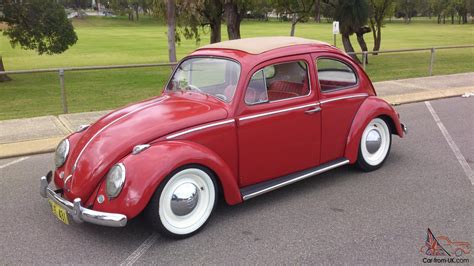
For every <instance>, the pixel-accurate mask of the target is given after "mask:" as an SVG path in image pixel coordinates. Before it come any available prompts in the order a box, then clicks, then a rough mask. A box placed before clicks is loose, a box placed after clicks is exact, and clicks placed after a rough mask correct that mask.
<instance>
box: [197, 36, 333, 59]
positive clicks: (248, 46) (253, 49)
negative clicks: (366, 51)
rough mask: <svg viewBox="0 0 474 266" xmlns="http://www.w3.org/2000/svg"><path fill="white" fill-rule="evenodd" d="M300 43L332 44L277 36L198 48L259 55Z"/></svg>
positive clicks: (232, 41) (226, 42) (224, 42)
mask: <svg viewBox="0 0 474 266" xmlns="http://www.w3.org/2000/svg"><path fill="white" fill-rule="evenodd" d="M298 45H313V46H324V47H327V46H330V45H329V44H328V43H325V42H321V41H317V40H310V39H305V38H299V37H286V36H276V37H256V38H245V39H238V40H230V41H223V42H219V43H213V44H208V45H204V46H202V47H200V48H198V49H197V50H209V49H219V50H221V49H227V50H238V51H242V52H245V53H248V54H253V55H258V54H262V53H265V52H268V51H271V50H275V49H279V48H284V47H289V46H298Z"/></svg>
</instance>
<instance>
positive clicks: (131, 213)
mask: <svg viewBox="0 0 474 266" xmlns="http://www.w3.org/2000/svg"><path fill="white" fill-rule="evenodd" d="M121 162H122V163H123V164H124V165H125V169H126V180H125V184H124V186H123V189H122V192H120V194H119V196H118V197H117V198H115V199H108V197H107V196H106V197H105V201H104V202H103V203H102V204H99V203H98V202H97V201H95V203H94V210H97V211H104V212H113V213H121V214H124V215H126V216H127V218H128V219H131V218H133V217H135V216H137V215H138V214H140V213H141V212H142V211H143V209H144V208H145V207H146V206H147V204H148V202H149V201H150V199H151V197H152V196H153V194H154V192H155V191H156V189H157V187H158V186H159V185H160V184H161V182H163V180H164V179H165V178H166V177H167V176H168V175H169V174H170V173H171V172H173V171H174V170H176V169H177V168H179V167H182V166H186V165H189V164H198V165H202V166H204V167H207V168H209V169H210V170H211V171H213V172H214V173H215V174H216V175H217V176H216V178H217V179H218V180H217V181H218V182H220V184H221V187H222V189H223V192H224V197H225V200H226V202H227V203H228V204H231V205H233V204H237V203H240V202H242V197H241V195H240V191H239V188H238V185H237V181H236V180H237V179H236V177H234V176H233V175H232V172H231V170H230V168H229V167H228V166H227V164H226V163H225V162H224V161H223V160H222V159H221V158H220V157H219V156H218V155H217V154H216V153H214V152H213V151H211V150H209V149H208V148H206V147H204V146H202V145H199V144H197V143H194V142H190V141H183V140H176V141H163V142H158V143H156V144H154V145H152V146H151V147H150V148H148V149H146V150H144V151H142V152H141V153H139V154H137V155H132V154H131V155H129V156H127V157H125V158H124V159H123V160H122V161H121ZM96 195H104V196H105V195H107V194H106V191H105V179H104V181H103V182H102V184H101V185H100V188H99V191H98V194H96Z"/></svg>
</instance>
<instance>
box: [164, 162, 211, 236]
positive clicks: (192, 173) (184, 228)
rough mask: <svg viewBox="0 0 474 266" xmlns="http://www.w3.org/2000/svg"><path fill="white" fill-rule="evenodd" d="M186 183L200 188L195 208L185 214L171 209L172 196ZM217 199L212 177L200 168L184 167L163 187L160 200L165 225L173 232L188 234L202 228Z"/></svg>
mask: <svg viewBox="0 0 474 266" xmlns="http://www.w3.org/2000/svg"><path fill="white" fill-rule="evenodd" d="M184 183H192V184H194V185H195V186H196V187H198V188H201V187H202V188H204V190H201V189H199V190H198V194H199V200H198V203H197V205H196V207H195V209H194V210H193V211H192V212H191V213H189V214H187V215H184V216H177V215H175V214H174V213H173V211H172V210H171V196H172V195H173V192H174V190H175V189H176V188H177V187H179V186H180V185H182V184H184ZM215 201H216V189H215V185H214V182H213V180H212V178H211V177H210V176H209V174H207V173H206V172H205V171H203V170H201V169H198V168H188V169H184V170H182V171H180V172H178V173H176V174H175V175H174V176H172V177H171V178H170V179H169V180H168V182H167V183H166V185H165V187H164V188H163V190H162V192H161V195H160V201H159V206H158V208H159V216H160V221H161V223H162V224H163V227H164V228H165V229H166V230H168V231H169V232H170V233H172V234H176V235H187V234H191V233H193V232H195V231H197V230H198V229H199V228H201V227H202V226H203V225H204V224H205V223H206V221H207V219H208V218H209V216H210V215H211V212H212V210H213V208H214V204H215Z"/></svg>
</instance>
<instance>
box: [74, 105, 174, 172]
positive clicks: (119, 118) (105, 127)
mask: <svg viewBox="0 0 474 266" xmlns="http://www.w3.org/2000/svg"><path fill="white" fill-rule="evenodd" d="M166 99H168V96H163V98H162V99H160V100H158V101H156V102H153V103H150V104H147V105H144V106H142V107H141V108H138V109H136V110H133V111H131V112H129V113H126V114H124V115H122V116H120V117H117V118H116V119H115V120H114V121H112V122H110V123H108V124H107V125H105V126H104V127H103V128H101V129H100V130H99V131H97V132H96V133H95V134H94V136H92V137H91V138H90V139H89V140H88V141H87V143H86V145H84V147H83V148H82V150H81V152H80V153H79V155H78V156H77V159H76V162H74V166H73V168H72V172H73V173H74V171H75V170H76V167H77V163H78V162H79V159H80V158H81V156H82V154H83V153H84V151H85V150H86V148H87V147H88V146H89V144H90V143H91V142H92V141H93V140H94V139H95V138H96V137H97V136H98V135H99V134H100V133H102V132H103V131H104V130H106V129H107V128H109V127H110V126H111V125H113V124H115V123H117V122H118V121H119V120H121V119H123V118H125V117H127V116H129V115H131V114H134V113H136V112H138V111H141V110H143V109H145V108H148V107H150V106H153V105H155V104H157V103H161V102H162V101H164V100H166Z"/></svg>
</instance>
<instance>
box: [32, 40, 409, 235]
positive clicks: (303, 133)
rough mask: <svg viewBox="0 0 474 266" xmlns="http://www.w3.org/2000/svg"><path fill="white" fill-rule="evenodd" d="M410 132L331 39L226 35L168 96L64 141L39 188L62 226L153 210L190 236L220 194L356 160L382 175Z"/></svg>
mask: <svg viewBox="0 0 474 266" xmlns="http://www.w3.org/2000/svg"><path fill="white" fill-rule="evenodd" d="M405 131H406V128H405V126H404V125H403V124H401V123H400V120H399V115H398V113H397V112H396V111H395V110H394V109H393V108H392V107H391V105H390V104H388V103H387V102H385V101H384V100H382V99H380V98H377V96H376V93H375V91H374V87H373V86H372V83H371V82H370V80H369V78H368V76H367V74H366V73H365V72H364V71H363V69H362V68H361V67H360V66H359V65H358V64H356V63H354V61H353V60H352V59H351V58H350V57H349V56H348V55H347V54H345V53H344V52H341V51H340V50H338V49H337V48H335V47H333V46H331V45H328V44H327V43H324V42H319V41H315V40H309V39H303V38H293V37H261V38H250V39H240V40H232V41H224V42H221V43H216V44H210V45H206V46H203V47H201V48H199V49H197V50H196V51H194V52H193V53H191V54H190V55H189V56H186V57H185V58H184V59H182V60H181V61H180V62H179V64H178V65H177V66H176V67H175V69H174V71H173V73H172V75H171V78H170V79H169V81H168V83H167V84H166V87H165V88H164V90H163V92H162V94H161V95H160V96H157V97H154V98H151V99H148V100H145V101H142V102H139V103H136V104H131V105H128V106H126V107H124V108H121V109H119V110H116V111H113V112H111V113H109V114H107V115H105V116H104V117H102V118H101V119H99V120H98V121H97V122H95V123H93V124H91V125H90V126H82V127H81V128H80V129H79V130H78V131H77V132H75V133H73V134H71V135H69V136H68V137H66V138H65V139H64V140H62V141H61V142H60V143H59V145H58V147H57V150H56V153H55V169H54V170H53V171H51V172H49V173H48V174H47V175H46V176H43V177H41V180H40V183H41V185H40V192H41V195H42V196H43V197H45V198H48V199H49V202H50V204H51V206H52V211H53V213H54V214H55V216H57V218H59V219H60V220H61V221H63V222H64V223H69V221H70V220H71V219H72V220H73V221H75V222H79V223H81V222H89V223H94V224H99V225H106V226H115V227H120V226H125V225H126V223H127V221H128V220H130V219H132V218H134V217H136V216H137V215H139V214H140V213H142V212H145V216H146V217H147V218H148V219H149V220H150V222H151V224H152V225H153V227H154V228H156V229H157V230H158V231H159V232H161V233H162V234H163V235H165V236H169V237H174V238H184V237H187V236H190V235H192V234H194V233H196V232H197V231H198V230H200V229H201V228H202V227H203V226H204V224H205V223H206V221H208V219H209V217H210V215H211V213H212V212H213V210H214V207H215V205H216V201H217V200H218V197H221V196H222V197H223V198H224V200H225V202H227V204H230V205H233V204H238V203H241V202H243V201H246V200H249V199H251V198H254V197H256V196H258V195H261V194H263V193H266V192H269V191H272V190H275V189H277V188H280V187H283V186H286V185H289V184H292V183H294V182H297V181H300V180H302V179H305V178H308V177H311V176H314V175H317V174H320V173H323V172H325V171H328V170H331V169H334V168H336V167H340V166H343V165H346V164H355V165H357V166H358V167H359V168H361V169H362V170H364V171H372V170H375V169H377V168H379V167H381V166H382V164H383V163H384V162H385V160H386V159H387V156H388V154H389V151H390V146H391V142H392V135H398V136H399V137H403V135H404V133H405ZM51 180H53V182H54V185H55V188H52V187H49V183H51Z"/></svg>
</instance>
